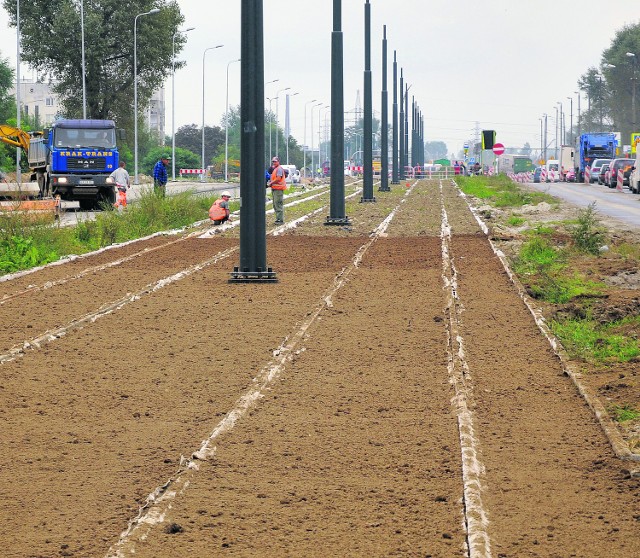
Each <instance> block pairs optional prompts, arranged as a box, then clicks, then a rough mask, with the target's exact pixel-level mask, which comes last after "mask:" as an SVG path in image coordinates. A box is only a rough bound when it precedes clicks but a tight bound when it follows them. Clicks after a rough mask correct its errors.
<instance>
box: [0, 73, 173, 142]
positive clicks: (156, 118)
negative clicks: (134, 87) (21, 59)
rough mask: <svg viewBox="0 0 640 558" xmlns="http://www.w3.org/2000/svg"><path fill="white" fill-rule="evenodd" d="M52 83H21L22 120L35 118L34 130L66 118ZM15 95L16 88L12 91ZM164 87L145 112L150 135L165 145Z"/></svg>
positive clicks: (156, 93)
mask: <svg viewBox="0 0 640 558" xmlns="http://www.w3.org/2000/svg"><path fill="white" fill-rule="evenodd" d="M52 89H53V88H52V86H51V84H50V83H45V82H42V81H37V80H34V79H31V78H24V79H22V80H21V81H20V106H21V107H22V112H21V118H23V119H25V120H26V118H34V119H35V122H34V124H35V125H34V128H36V129H38V128H46V127H47V126H50V125H51V124H53V122H54V121H55V120H56V119H57V118H64V115H63V114H62V113H61V112H60V111H61V110H62V106H61V105H60V103H59V98H58V96H57V95H56V94H55V93H54V92H53V90H52ZM10 93H11V94H12V95H15V87H13V88H12V89H11V91H10ZM164 96H165V92H164V87H161V88H160V89H158V90H157V91H155V92H154V93H153V95H152V96H151V100H150V102H149V106H148V107H147V110H146V111H145V124H146V126H147V129H148V130H149V132H150V133H152V134H153V135H154V137H156V138H157V139H158V141H159V142H160V143H161V144H164V138H165V101H164Z"/></svg>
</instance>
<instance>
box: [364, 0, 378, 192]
mask: <svg viewBox="0 0 640 558" xmlns="http://www.w3.org/2000/svg"><path fill="white" fill-rule="evenodd" d="M362 133H363V136H364V137H363V138H362V151H363V152H362V198H360V201H361V202H374V201H376V199H375V198H374V197H373V92H372V84H371V4H369V0H367V2H366V4H365V5H364V122H363V130H362Z"/></svg>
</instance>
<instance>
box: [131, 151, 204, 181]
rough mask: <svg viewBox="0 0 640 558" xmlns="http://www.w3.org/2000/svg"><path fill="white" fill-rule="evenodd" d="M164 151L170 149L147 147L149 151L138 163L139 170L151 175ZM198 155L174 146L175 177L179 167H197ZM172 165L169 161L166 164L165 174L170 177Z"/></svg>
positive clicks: (198, 164)
mask: <svg viewBox="0 0 640 558" xmlns="http://www.w3.org/2000/svg"><path fill="white" fill-rule="evenodd" d="M165 153H170V150H169V149H167V148H166V147H153V148H151V149H149V152H148V153H147V154H146V155H145V156H144V158H143V159H142V161H141V163H140V172H141V173H143V174H146V175H148V176H152V175H153V167H154V166H155V164H156V163H157V162H158V161H159V160H160V157H161V156H162V155H164V154H165ZM199 168H200V157H199V156H198V155H196V154H195V153H192V152H191V151H189V150H187V149H181V148H179V147H176V177H178V176H179V172H180V169H199ZM171 171H172V165H171V161H169V165H168V166H167V174H168V175H169V179H171Z"/></svg>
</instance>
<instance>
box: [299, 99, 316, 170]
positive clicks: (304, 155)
mask: <svg viewBox="0 0 640 558" xmlns="http://www.w3.org/2000/svg"><path fill="white" fill-rule="evenodd" d="M317 100H318V99H311V101H307V102H306V103H305V104H304V145H303V146H302V167H303V172H304V177H305V178H307V105H310V104H311V103H315V102H316V101H317Z"/></svg>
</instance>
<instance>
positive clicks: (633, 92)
mask: <svg viewBox="0 0 640 558" xmlns="http://www.w3.org/2000/svg"><path fill="white" fill-rule="evenodd" d="M626 54H627V56H628V57H629V58H631V61H632V63H633V74H632V77H631V81H633V84H632V85H633V87H632V88H631V124H632V125H633V130H631V132H632V133H634V134H635V133H636V132H637V130H636V63H637V62H636V61H637V60H638V57H637V56H636V55H635V54H634V53H633V52H627V53H626Z"/></svg>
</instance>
